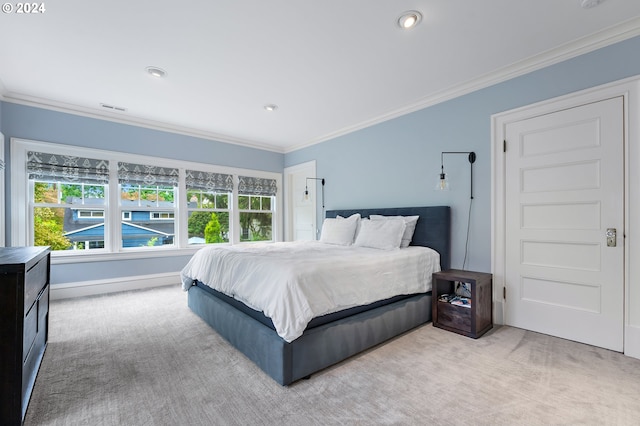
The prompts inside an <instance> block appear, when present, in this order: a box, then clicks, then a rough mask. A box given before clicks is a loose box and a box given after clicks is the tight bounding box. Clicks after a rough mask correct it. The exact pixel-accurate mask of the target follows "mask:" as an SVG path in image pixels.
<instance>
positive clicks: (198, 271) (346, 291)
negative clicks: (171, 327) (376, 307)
mask: <svg viewBox="0 0 640 426" xmlns="http://www.w3.org/2000/svg"><path fill="white" fill-rule="evenodd" d="M439 270H440V255H439V254H438V253H437V252H436V251H435V250H432V249H430V248H427V247H417V246H411V247H407V248H403V249H398V250H378V249H372V248H364V247H355V246H337V245H331V244H324V243H321V242H318V241H299V242H287V243H258V244H247V245H234V246H208V247H205V248H202V249H200V250H199V251H198V252H196V253H195V254H194V255H193V257H192V258H191V260H190V261H189V263H188V264H187V265H186V266H185V267H184V269H183V270H182V273H181V278H182V288H183V289H184V290H185V291H186V290H188V289H189V287H191V285H192V284H193V281H194V280H198V281H200V282H202V283H204V284H206V285H208V286H210V287H212V288H214V289H215V290H217V291H219V292H222V293H224V294H226V295H228V296H231V297H234V298H236V299H237V300H239V301H241V302H243V303H244V304H246V305H247V306H249V307H251V308H253V309H255V310H257V311H262V312H263V313H264V314H265V315H266V316H267V317H269V318H271V320H272V321H273V324H274V327H275V329H276V331H277V333H278V335H280V337H282V338H283V339H284V340H285V341H287V342H291V341H293V340H295V339H296V338H298V337H300V336H301V335H302V332H303V331H304V329H305V328H306V326H307V324H308V323H309V321H310V320H311V319H312V318H314V317H317V316H320V315H324V314H328V313H331V312H336V311H340V310H343V309H347V308H351V307H354V306H360V305H367V304H369V303H373V302H376V301H379V300H384V299H388V298H390V297H393V296H397V295H401V294H414V293H423V292H427V291H429V290H431V274H432V273H433V272H437V271H439Z"/></svg>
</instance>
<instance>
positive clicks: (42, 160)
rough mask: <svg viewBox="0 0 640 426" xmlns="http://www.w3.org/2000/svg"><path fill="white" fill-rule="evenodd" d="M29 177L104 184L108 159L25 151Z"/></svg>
mask: <svg viewBox="0 0 640 426" xmlns="http://www.w3.org/2000/svg"><path fill="white" fill-rule="evenodd" d="M27 173H28V175H29V179H36V180H42V181H50V182H70V183H88V184H94V185H95V184H99V185H106V184H108V183H109V161H108V160H100V159H95V158H86V157H76V156H73V155H58V154H50V153H46V152H35V151H29V152H27Z"/></svg>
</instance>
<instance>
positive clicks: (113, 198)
mask: <svg viewBox="0 0 640 426" xmlns="http://www.w3.org/2000/svg"><path fill="white" fill-rule="evenodd" d="M11 144H12V145H11V164H12V167H11V177H12V179H11V182H12V184H11V185H12V187H11V191H12V194H26V195H27V196H26V198H23V196H22V195H17V196H16V197H17V200H12V201H13V202H12V204H11V217H12V221H11V222H12V232H11V236H12V237H11V238H12V239H11V244H12V245H16V246H19V245H33V244H38V245H49V246H51V247H52V248H53V249H54V251H53V256H54V258H60V257H68V258H69V260H68V262H81V261H83V260H94V258H95V259H98V258H100V257H101V256H105V255H113V254H117V255H118V256H124V257H125V258H126V257H127V256H128V253H133V252H135V253H136V254H135V255H132V257H136V258H139V257H147V256H154V255H153V254H152V253H157V251H158V250H165V251H167V250H169V251H170V250H184V249H189V248H191V249H192V250H193V249H195V248H197V247H198V246H201V245H204V244H216V243H226V244H237V243H241V242H245V241H274V240H277V239H279V238H280V235H281V230H280V229H279V227H278V226H276V225H275V224H276V223H279V217H278V209H277V208H276V206H277V204H278V203H280V202H281V201H279V200H280V196H279V194H278V193H277V185H278V183H279V182H280V179H281V175H280V174H277V173H270V172H258V171H248V170H241V171H240V173H238V170H236V169H233V168H229V167H222V166H214V165H209V164H201V163H193V162H185V161H177V160H170V159H163V158H155V157H151V156H140V155H133V154H123V153H117V152H112V151H104V150H96V149H89V148H78V147H74V146H66V145H58V144H51V143H45V142H35V141H26V140H19V139H12V141H11ZM249 172H250V173H249ZM247 174H249V175H250V176H247ZM178 200H180V201H178ZM143 253H149V254H148V255H147V254H143ZM71 256H73V258H72V257H71ZM65 262H67V260H66V261H65Z"/></svg>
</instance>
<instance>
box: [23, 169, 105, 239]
mask: <svg viewBox="0 0 640 426" xmlns="http://www.w3.org/2000/svg"><path fill="white" fill-rule="evenodd" d="M33 201H34V205H33V206H34V207H33V234H34V245H46V246H51V249H52V250H87V249H92V248H101V247H104V205H105V187H104V185H88V184H69V183H62V182H38V181H36V182H34V185H33ZM81 212H84V213H90V214H84V215H83V214H82V213H81ZM87 228H90V231H89V232H83V230H87Z"/></svg>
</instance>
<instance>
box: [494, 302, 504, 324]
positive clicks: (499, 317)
mask: <svg viewBox="0 0 640 426" xmlns="http://www.w3.org/2000/svg"><path fill="white" fill-rule="evenodd" d="M493 323H494V324H496V325H504V302H503V301H502V300H494V301H493Z"/></svg>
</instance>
